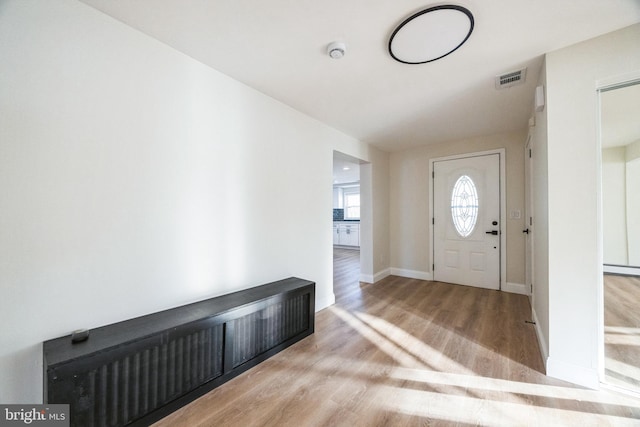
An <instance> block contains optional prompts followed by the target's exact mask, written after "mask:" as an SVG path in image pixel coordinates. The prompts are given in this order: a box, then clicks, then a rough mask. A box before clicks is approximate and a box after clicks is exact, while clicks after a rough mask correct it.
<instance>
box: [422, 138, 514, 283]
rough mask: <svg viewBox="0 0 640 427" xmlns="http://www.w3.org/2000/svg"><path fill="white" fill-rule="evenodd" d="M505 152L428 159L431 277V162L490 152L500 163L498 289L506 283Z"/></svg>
mask: <svg viewBox="0 0 640 427" xmlns="http://www.w3.org/2000/svg"><path fill="white" fill-rule="evenodd" d="M505 153H506V150H505V149H504V148H498V149H495V150H487V151H477V152H473V153H465V154H455V155H451V156H445V157H434V158H432V159H429V186H428V191H429V218H430V219H431V221H429V260H430V262H431V267H429V271H430V272H431V277H433V262H434V257H433V236H434V225H433V217H434V215H433V203H434V200H433V196H434V194H433V193H434V191H433V190H434V188H433V164H434V163H435V162H441V161H447V160H457V159H466V158H470V157H480V156H487V155H491V154H498V159H499V160H498V163H499V165H500V168H499V169H500V172H499V173H500V290H503V289H504V288H505V287H506V284H507V261H506V259H507V258H506V254H507V250H506V249H507V223H506V222H505V220H506V218H507V192H506V168H505V163H506V161H505V159H506V157H505Z"/></svg>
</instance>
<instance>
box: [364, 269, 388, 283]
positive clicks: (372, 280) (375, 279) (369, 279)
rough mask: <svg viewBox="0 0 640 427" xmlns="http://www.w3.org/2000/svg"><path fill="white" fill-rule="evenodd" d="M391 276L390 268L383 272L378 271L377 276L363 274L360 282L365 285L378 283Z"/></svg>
mask: <svg viewBox="0 0 640 427" xmlns="http://www.w3.org/2000/svg"><path fill="white" fill-rule="evenodd" d="M390 275H391V270H390V269H389V268H385V269H384V270H382V271H378V272H377V273H376V274H373V275H371V274H361V275H360V281H361V282H364V283H378V282H379V281H380V280H382V279H384V278H385V277H387V276H390Z"/></svg>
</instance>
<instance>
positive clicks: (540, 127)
mask: <svg viewBox="0 0 640 427" xmlns="http://www.w3.org/2000/svg"><path fill="white" fill-rule="evenodd" d="M540 85H542V86H543V87H544V88H545V89H546V86H547V73H546V65H545V64H543V65H542V70H541V71H540V77H539V78H538V84H537V86H540ZM546 98H547V97H546V95H545V99H546ZM547 102H548V100H547ZM531 104H532V109H533V100H532V102H531ZM534 120H535V126H534V127H533V128H531V129H530V135H531V147H532V153H531V155H532V156H531V158H532V163H533V173H532V175H533V176H532V183H531V187H532V188H531V190H532V192H533V218H532V219H533V224H532V225H531V227H529V228H530V230H531V237H532V239H533V242H534V246H533V270H534V271H533V275H532V276H533V298H532V301H533V307H532V309H533V315H534V320H535V322H536V331H537V334H538V341H539V344H540V351H541V353H542V358H543V361H544V363H545V365H546V363H547V358H548V357H549V203H548V200H549V180H548V163H549V162H548V146H547V108H545V109H544V110H543V111H539V112H534Z"/></svg>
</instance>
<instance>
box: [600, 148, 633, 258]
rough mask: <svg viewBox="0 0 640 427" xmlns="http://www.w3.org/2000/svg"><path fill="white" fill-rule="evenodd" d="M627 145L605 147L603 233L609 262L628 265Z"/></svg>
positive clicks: (603, 156) (604, 247)
mask: <svg viewBox="0 0 640 427" xmlns="http://www.w3.org/2000/svg"><path fill="white" fill-rule="evenodd" d="M625 151H626V150H625V147H612V148H604V149H603V150H602V237H603V241H602V244H603V261H604V263H605V264H612V265H628V258H629V257H628V254H627V203H626V199H627V196H626V193H627V185H626V180H627V178H626V175H627V172H626V169H627V168H626V163H627V161H626V156H625Z"/></svg>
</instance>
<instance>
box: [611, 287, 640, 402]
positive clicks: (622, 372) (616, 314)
mask: <svg viewBox="0 0 640 427" xmlns="http://www.w3.org/2000/svg"><path fill="white" fill-rule="evenodd" d="M604 342H605V348H604V352H605V379H606V382H607V383H609V384H612V385H615V386H618V387H622V388H627V389H630V390H634V391H637V392H639V393H640V277H631V276H616V275H610V274H605V276H604Z"/></svg>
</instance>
